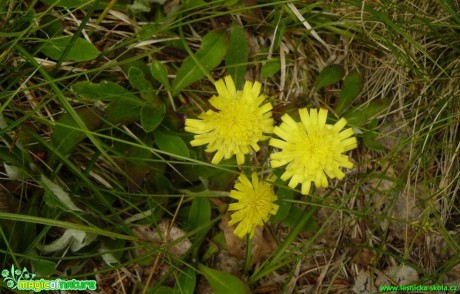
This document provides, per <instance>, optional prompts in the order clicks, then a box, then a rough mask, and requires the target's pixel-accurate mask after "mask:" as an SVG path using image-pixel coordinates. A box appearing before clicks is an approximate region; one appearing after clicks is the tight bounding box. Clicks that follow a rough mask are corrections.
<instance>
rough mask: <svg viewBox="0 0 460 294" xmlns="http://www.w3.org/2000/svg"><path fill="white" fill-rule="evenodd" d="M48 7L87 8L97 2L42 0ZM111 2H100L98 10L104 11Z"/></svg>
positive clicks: (86, 0) (88, 0)
mask: <svg viewBox="0 0 460 294" xmlns="http://www.w3.org/2000/svg"><path fill="white" fill-rule="evenodd" d="M42 1H43V2H44V3H46V4H48V5H56V6H58V7H65V8H87V7H90V6H91V5H93V4H94V2H95V0H42ZM108 3H109V1H99V3H98V4H96V9H104V8H105V7H107V4H108Z"/></svg>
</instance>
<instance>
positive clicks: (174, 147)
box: [154, 129, 190, 157]
mask: <svg viewBox="0 0 460 294" xmlns="http://www.w3.org/2000/svg"><path fill="white" fill-rule="evenodd" d="M154 136H155V143H156V144H157V146H158V148H159V149H160V150H162V151H165V152H168V153H171V154H176V155H180V156H183V157H190V152H189V150H188V148H187V145H186V144H185V142H184V140H182V138H181V137H179V136H178V135H174V134H170V133H166V132H164V131H162V130H159V129H157V130H155V132H154Z"/></svg>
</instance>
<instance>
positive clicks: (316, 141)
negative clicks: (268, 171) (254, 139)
mask: <svg viewBox="0 0 460 294" xmlns="http://www.w3.org/2000/svg"><path fill="white" fill-rule="evenodd" d="M299 114H300V119H301V122H295V121H294V120H293V119H292V118H291V117H290V116H289V115H288V114H285V115H283V117H282V118H281V119H282V121H283V122H282V123H281V125H280V126H279V127H275V129H274V130H273V132H274V133H275V134H276V135H277V136H278V137H280V138H281V139H283V140H284V141H283V140H280V139H274V138H272V139H271V140H270V145H271V146H273V147H276V148H279V149H281V151H280V152H277V153H272V154H271V155H270V157H271V166H272V167H273V168H276V167H279V166H283V165H285V164H287V166H286V171H285V172H284V174H283V175H282V176H281V179H282V180H284V181H286V180H288V179H289V178H290V179H291V180H290V181H289V187H291V188H295V187H296V186H297V185H298V184H299V183H300V184H302V194H304V195H306V194H308V193H309V192H310V186H311V182H314V183H315V186H316V187H327V186H328V182H327V178H326V175H327V176H329V177H330V178H331V179H333V178H338V179H342V178H343V177H344V176H345V174H344V173H343V172H342V171H341V169H340V167H345V168H352V167H353V163H352V162H351V161H350V160H349V158H348V156H347V155H344V154H342V153H343V152H346V151H349V150H351V149H354V148H356V147H357V146H358V145H357V141H356V138H355V137H352V136H353V134H354V132H353V129H351V128H349V129H346V130H343V131H342V129H343V128H344V127H345V125H346V124H347V121H346V120H345V119H344V118H342V119H340V120H339V121H337V122H336V123H335V124H334V125H329V124H326V119H327V110H326V109H320V110H319V113H318V111H317V110H316V109H311V110H310V114H309V113H308V110H307V109H305V108H304V109H300V110H299Z"/></svg>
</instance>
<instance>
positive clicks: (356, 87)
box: [335, 71, 363, 114]
mask: <svg viewBox="0 0 460 294" xmlns="http://www.w3.org/2000/svg"><path fill="white" fill-rule="evenodd" d="M362 89H363V80H362V77H361V74H360V73H359V72H357V71H352V72H351V73H349V74H348V75H347V76H346V78H345V80H344V81H343V87H342V91H340V100H339V103H337V106H336V108H335V111H336V112H337V113H338V114H342V112H343V111H344V110H345V109H347V108H348V107H350V106H351V104H352V103H353V101H354V100H355V99H356V98H357V97H358V95H359V93H361V90H362Z"/></svg>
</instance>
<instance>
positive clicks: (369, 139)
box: [363, 131, 385, 151]
mask: <svg viewBox="0 0 460 294" xmlns="http://www.w3.org/2000/svg"><path fill="white" fill-rule="evenodd" d="M363 143H364V145H365V146H366V147H367V148H369V149H371V150H375V151H383V150H385V147H384V146H383V145H382V144H381V143H379V142H378V141H377V134H376V133H375V132H371V131H366V132H364V133H363Z"/></svg>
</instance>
